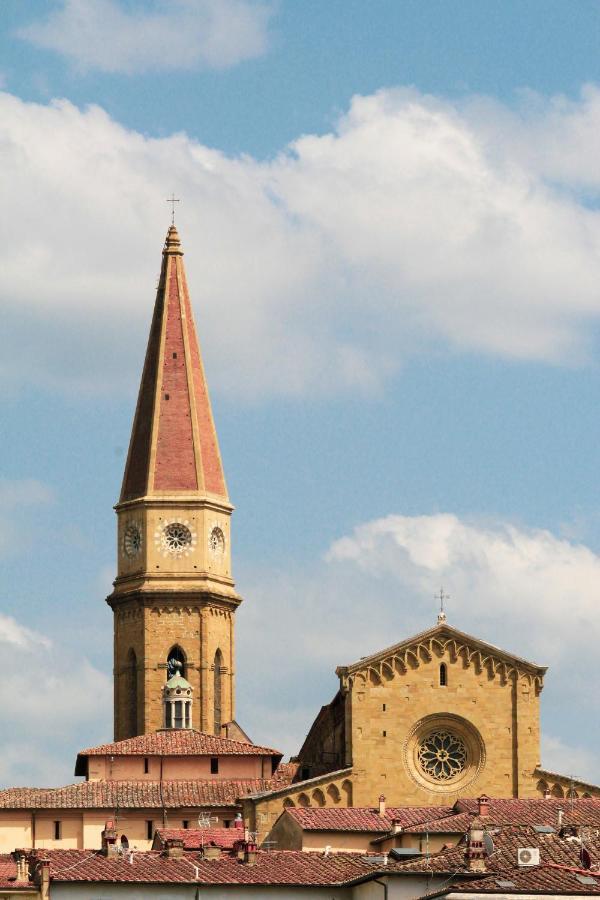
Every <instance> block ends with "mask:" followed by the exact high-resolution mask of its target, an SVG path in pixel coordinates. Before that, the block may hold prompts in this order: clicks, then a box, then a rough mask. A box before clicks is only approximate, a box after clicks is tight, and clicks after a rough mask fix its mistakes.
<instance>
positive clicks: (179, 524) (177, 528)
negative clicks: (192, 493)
mask: <svg viewBox="0 0 600 900" xmlns="http://www.w3.org/2000/svg"><path fill="white" fill-rule="evenodd" d="M154 543H155V546H156V548H157V550H158V551H159V552H160V553H162V555H163V557H168V556H170V557H174V558H175V559H178V558H180V557H182V556H189V555H190V553H193V551H194V550H195V548H196V533H195V532H194V530H193V529H192V527H191V525H190V523H189V522H188V520H187V519H184V520H183V521H179V520H178V519H170V520H168V521H166V522H164V523H163V525H162V527H159V528H157V529H156V531H155V532H154Z"/></svg>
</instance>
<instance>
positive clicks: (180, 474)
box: [120, 225, 227, 503]
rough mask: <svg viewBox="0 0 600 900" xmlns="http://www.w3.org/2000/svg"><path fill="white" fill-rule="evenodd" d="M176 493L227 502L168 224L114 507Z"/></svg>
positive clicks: (176, 245)
mask: <svg viewBox="0 0 600 900" xmlns="http://www.w3.org/2000/svg"><path fill="white" fill-rule="evenodd" d="M178 492H185V493H186V494H189V493H191V492H196V493H200V494H211V495H213V496H217V497H220V498H222V499H225V500H227V487H226V485H225V478H224V475H223V466H222V464H221V455H220V453H219V444H218V441H217V433H216V431H215V425H214V422H213V417H212V412H211V408H210V399H209V396H208V388H207V385H206V378H205V376H204V368H203V366H202V358H201V356H200V348H199V345H198V337H197V335H196V328H195V326H194V318H193V314H192V307H191V304H190V298H189V293H188V288H187V282H186V277H185V269H184V265H183V251H182V249H181V244H180V241H179V235H178V233H177V229H176V228H175V226H174V225H171V227H170V228H169V231H168V232H167V239H166V241H165V246H164V249H163V261H162V269H161V273H160V281H159V285H158V291H157V294H156V303H155V305H154V315H153V318H152V325H151V328H150V337H149V340H148V349H147V350H146V360H145V362H144V371H143V373H142V381H141V384H140V392H139V395H138V402H137V408H136V412H135V419H134V422H133V429H132V433H131V442H130V445H129V454H128V457H127V464H126V466H125V475H124V477H123V487H122V489H121V498H120V502H121V503H123V502H125V501H127V500H135V499H137V498H140V497H145V496H148V495H157V494H158V495H165V494H172V493H178Z"/></svg>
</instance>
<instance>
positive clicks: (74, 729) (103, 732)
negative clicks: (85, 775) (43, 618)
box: [0, 616, 112, 787]
mask: <svg viewBox="0 0 600 900" xmlns="http://www.w3.org/2000/svg"><path fill="white" fill-rule="evenodd" d="M0 646H1V647H2V667H3V675H2V679H1V680H0V707H1V708H2V714H3V718H4V721H5V722H10V728H8V729H4V731H3V734H2V753H1V754H0V785H3V786H6V787H10V786H13V785H18V784H26V785H42V786H44V785H47V786H52V785H59V784H67V783H69V782H72V781H73V767H74V764H75V756H76V754H77V751H78V750H80V749H81V748H82V747H83V746H90V744H93V743H94V742H100V741H102V740H106V739H107V738H108V737H110V728H111V724H110V723H111V709H112V689H111V681H110V679H109V677H108V676H107V675H106V674H105V673H103V672H99V671H98V670H97V669H95V668H94V667H93V666H92V665H90V663H89V662H88V661H87V660H86V659H84V658H81V657H77V656H75V657H74V656H73V655H72V654H71V655H69V656H67V655H66V654H65V652H64V650H63V649H62V648H61V647H60V646H53V645H52V643H51V642H50V641H49V640H47V639H46V638H45V637H44V636H43V635H41V634H38V633H37V632H35V631H32V630H30V629H29V628H26V627H25V626H23V625H22V624H20V623H19V622H17V621H16V620H15V619H12V618H9V617H7V616H0Z"/></svg>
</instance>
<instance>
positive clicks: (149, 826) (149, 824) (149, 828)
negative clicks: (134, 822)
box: [146, 819, 154, 841]
mask: <svg viewBox="0 0 600 900" xmlns="http://www.w3.org/2000/svg"><path fill="white" fill-rule="evenodd" d="M153 837H154V823H153V821H152V819H146V838H147V839H148V840H149V841H151V840H152V838H153Z"/></svg>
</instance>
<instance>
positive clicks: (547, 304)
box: [0, 0, 600, 784]
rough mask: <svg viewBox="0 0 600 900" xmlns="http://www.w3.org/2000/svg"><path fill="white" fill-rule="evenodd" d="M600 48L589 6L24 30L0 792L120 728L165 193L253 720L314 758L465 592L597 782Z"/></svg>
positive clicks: (95, 12)
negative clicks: (121, 546) (131, 533)
mask: <svg viewBox="0 0 600 900" xmlns="http://www.w3.org/2000/svg"><path fill="white" fill-rule="evenodd" d="M599 38H600V3H598V2H579V3H578V4H570V3H566V2H548V0H546V2H544V3H541V2H539V3H538V2H527V3H523V2H520V3H511V2H506V0H505V2H488V3H486V4H482V3H479V2H466V0H465V2H461V3H458V2H444V3H442V2H439V3H438V2H427V0H420V2H414V3H413V2H383V0H381V2H376V3H370V4H367V3H364V2H358V0H345V2H336V0H334V2H329V3H327V4H323V3H316V2H314V3H313V2H302V3H295V2H291V0H289V2H285V0H281V2H279V3H273V4H269V3H258V2H257V3H255V2H251V0H221V2H220V3H213V2H209V0H179V2H172V3H168V4H167V3H159V2H153V3H151V2H144V3H142V2H136V3H133V2H127V3H126V2H117V0H114V2H113V0H79V2H78V3H74V2H71V3H63V2H62V0H61V2H53V3H47V2H44V3H42V2H27V3H22V2H16V0H6V2H5V4H4V5H3V19H2V35H1V37H0V41H1V44H0V47H1V56H0V77H1V79H2V81H1V84H2V89H3V90H2V94H0V103H1V105H2V110H1V112H0V148H1V151H0V152H1V153H2V157H3V165H2V167H1V169H0V179H1V180H2V185H3V196H4V198H5V212H8V214H6V215H5V216H4V217H3V222H2V223H1V224H0V229H1V230H2V240H1V242H0V243H1V245H2V249H1V250H0V253H2V268H3V272H4V278H3V279H2V284H1V285H0V303H1V305H2V320H3V328H2V330H0V341H1V342H2V347H1V354H0V370H1V372H2V379H1V380H0V403H1V404H2V423H3V427H2V431H1V444H0V448H1V451H2V471H1V473H0V562H1V563H2V578H1V581H0V616H1V617H0V642H2V646H3V652H4V651H5V653H6V659H7V660H8V662H7V671H9V672H10V674H9V675H8V676H7V679H6V683H5V686H4V688H3V689H0V690H3V691H4V693H5V695H6V696H5V697H3V699H2V702H3V703H4V706H5V709H7V710H11V709H12V708H13V706H14V713H11V718H12V719H13V720H14V719H15V717H17V718H18V719H19V722H20V724H18V725H17V726H16V730H15V733H14V735H13V736H11V737H10V738H8V739H7V744H6V747H5V751H4V753H3V758H2V759H1V760H0V781H1V782H2V783H4V784H14V783H27V782H31V783H61V782H66V781H68V780H70V778H71V774H72V773H71V765H72V762H73V760H74V756H75V753H76V751H77V749H78V748H79V747H81V746H85V745H90V744H92V743H94V742H96V741H100V740H104V739H106V738H108V737H109V736H110V733H111V708H110V707H111V694H110V672H111V665H112V661H111V650H112V645H111V633H112V623H111V618H110V612H109V609H108V607H107V606H106V605H105V604H104V597H105V596H106V594H107V593H108V592H109V591H110V583H111V579H112V577H113V576H114V569H115V559H114V557H115V548H114V545H115V519H114V514H113V513H112V510H111V507H112V504H113V503H114V502H115V501H116V499H117V496H118V491H119V485H120V479H121V475H122V469H123V465H124V455H125V452H126V447H127V442H128V438H129V429H130V425H131V418H132V414H133V406H134V402H135V393H136V390H137V383H138V379H139V375H140V372H141V364H142V359H143V352H144V345H145V341H146V337H147V331H148V326H149V320H150V314H151V308H152V303H153V295H154V289H155V283H156V275H157V273H158V268H159V265H160V250H161V245H162V241H163V238H164V232H165V230H166V227H167V225H168V223H169V217H168V207H167V205H166V203H165V202H164V198H165V197H167V196H168V195H169V194H170V192H171V191H172V190H175V191H176V192H177V196H180V197H181V198H182V202H181V203H180V204H179V208H178V209H177V221H178V226H179V228H180V232H181V236H182V240H183V244H184V249H185V250H186V265H187V268H188V275H189V279H190V285H191V290H192V295H193V299H194V304H195V309H196V315H197V323H198V328H199V332H200V339H201V342H202V344H203V350H204V356H205V361H206V366H207V372H208V378H209V384H210V386H211V392H212V397H213V406H214V410H215V417H216V421H217V427H218V431H219V437H220V441H221V449H222V454H223V458H224V463H225V468H226V474H227V479H228V484H229V489H230V494H231V497H232V500H233V502H234V503H235V504H236V507H237V509H236V512H235V518H234V546H233V552H234V572H235V575H236V578H237V583H238V587H239V589H240V592H241V593H242V594H243V596H245V597H246V599H247V602H246V603H245V604H244V606H243V607H242V609H241V610H240V613H239V624H238V654H239V658H238V718H239V719H240V721H241V722H242V723H243V725H244V726H245V727H246V728H247V729H248V731H249V732H250V733H251V734H252V735H253V737H255V739H256V740H260V741H262V742H269V743H270V744H272V745H275V746H280V747H281V748H282V749H283V750H285V751H286V752H293V751H294V750H295V749H297V747H298V745H299V743H300V742H301V739H302V736H303V734H304V733H305V731H306V729H307V727H308V725H309V724H310V722H311V720H312V718H313V717H314V715H315V714H316V712H317V710H318V708H319V707H320V705H322V703H324V702H326V701H327V700H329V699H330V696H331V695H332V694H333V692H334V690H335V677H334V675H333V671H334V669H335V666H336V665H338V664H342V663H347V662H350V661H352V660H353V659H355V658H357V657H359V656H362V655H365V654H366V653H368V652H371V651H374V650H376V649H378V648H379V647H381V646H385V645H387V644H389V643H390V641H391V640H395V639H398V640H400V639H401V638H403V637H405V636H406V635H407V634H410V633H412V632H413V631H416V630H419V629H421V628H424V627H427V626H428V625H429V624H431V623H432V622H433V621H434V616H435V604H434V601H433V599H432V597H433V594H434V592H435V591H436V590H437V589H438V588H439V584H440V583H442V582H443V584H444V586H445V588H446V589H447V591H448V592H449V593H450V594H451V597H452V599H451V601H450V603H449V618H450V621H451V622H452V623H453V624H455V625H456V626H457V627H459V628H461V629H463V630H465V631H470V632H473V633H476V634H478V635H480V636H481V637H483V638H484V639H487V640H489V641H491V642H493V643H496V644H500V645H502V646H505V647H506V648H507V649H511V650H514V651H515V652H517V653H519V654H521V655H524V656H528V657H532V658H533V659H534V660H535V661H537V662H540V663H543V664H547V665H549V666H550V671H549V674H548V679H547V686H546V688H545V690H544V694H543V711H544V712H543V730H544V745H543V760H542V761H543V763H544V764H545V765H546V766H547V767H549V768H554V769H560V770H561V771H566V772H569V773H574V774H576V775H580V776H581V777H587V778H589V779H593V778H595V779H596V780H599V779H600V771H599V770H598V767H597V762H596V760H595V747H596V745H597V741H598V737H599V735H598V727H597V726H596V725H594V724H593V723H594V722H595V721H597V720H598V716H597V715H594V714H593V713H592V715H590V707H591V708H592V710H593V711H594V712H595V711H596V709H597V706H598V699H597V697H596V695H595V692H594V691H593V687H592V686H593V684H594V683H595V680H596V679H597V677H598V663H597V659H596V655H595V646H596V641H597V638H598V637H599V636H600V635H599V634H598V631H599V626H598V622H597V619H598V617H597V613H596V603H597V599H596V598H597V596H598V595H599V593H600V517H599V512H598V511H599V508H600V498H599V496H598V490H597V461H598V447H599V446H600V433H599V432H600V427H599V425H598V416H597V408H598V400H599V399H600V372H599V369H598V364H597V360H598V350H599V347H598V339H597V323H598V319H599V318H600V288H599V285H600V215H599V214H598V212H597V205H598V196H599V192H600V174H599V172H598V167H597V159H598V158H599V157H598V154H599V151H600V138H598V135H599V134H600V127H599V126H600V87H599V85H600V62H599V59H600V56H599V54H598V44H599ZM316 622H318V623H319V626H318V628H317V629H316V631H315V623H316ZM258 658H263V659H268V660H269V663H265V664H264V665H263V666H261V668H260V669H258V668H257V666H256V659H258ZM74 670H75V671H76V672H77V673H78V675H77V677H76V678H75V679H73V671H74ZM23 673H25V674H26V676H27V677H26V693H27V698H26V701H23V700H22V699H19V701H18V702H16V701H15V700H14V696H15V691H14V689H15V686H16V685H20V688H19V690H20V691H22V689H23V688H22V685H23V682H22V678H23ZM11 704H13V706H11ZM23 709H25V711H26V715H23ZM31 717H35V719H36V721H38V722H40V723H41V725H43V724H44V723H45V722H46V723H48V724H49V725H51V726H52V733H53V735H54V736H53V738H52V739H51V741H50V746H49V747H46V746H44V747H42V744H41V742H40V743H39V744H38V743H36V740H35V737H31V736H30V735H31V731H32V729H31ZM26 735H27V736H28V737H27V747H28V748H29V749H28V750H27V752H26V753H23V752H22V750H21V749H20V748H21V747H22V746H23V738H24V736H26Z"/></svg>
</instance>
